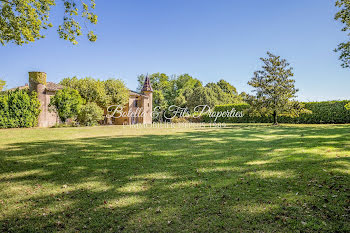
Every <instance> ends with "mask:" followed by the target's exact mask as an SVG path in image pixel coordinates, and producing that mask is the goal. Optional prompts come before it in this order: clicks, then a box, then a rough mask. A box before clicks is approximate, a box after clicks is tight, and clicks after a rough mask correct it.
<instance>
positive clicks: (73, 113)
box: [50, 88, 84, 122]
mask: <svg viewBox="0 0 350 233" xmlns="http://www.w3.org/2000/svg"><path fill="white" fill-rule="evenodd" d="M83 104H84V99H83V98H81V96H80V95H79V92H78V91H77V90H74V89H71V88H64V89H62V90H59V91H57V92H56V94H55V95H54V96H52V97H51V101H50V107H55V110H56V111H57V113H58V116H59V117H60V119H61V121H62V122H66V120H67V119H69V118H73V119H75V118H76V117H77V116H78V113H79V110H80V108H81V106H82V105H83Z"/></svg>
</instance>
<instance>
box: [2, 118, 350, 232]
mask: <svg viewBox="0 0 350 233" xmlns="http://www.w3.org/2000/svg"><path fill="white" fill-rule="evenodd" d="M349 155H350V125H294V126H292V125H284V126H280V127H272V126H267V125H244V124H241V125H229V126H228V127H226V128H222V129H213V128H206V129H179V128H176V129H168V128H165V129H164V128H163V129H159V128H158V129H130V128H123V127H121V126H112V127H89V128H59V129H12V130H11V129H9V130H0V232H42V231H46V232H53V231H63V232H73V231H88V232H92V231H94V232H120V231H125V232H178V231H185V232H194V231H196V232H215V231H231V232H254V231H255V232H272V231H274V232H291V231H293V232H294V231H302V232H319V231H333V232H334V231H338V232H345V231H350V224H349V215H350V203H349V200H350V176H349V175H350V159H349Z"/></svg>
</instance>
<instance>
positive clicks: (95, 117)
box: [78, 103, 103, 126]
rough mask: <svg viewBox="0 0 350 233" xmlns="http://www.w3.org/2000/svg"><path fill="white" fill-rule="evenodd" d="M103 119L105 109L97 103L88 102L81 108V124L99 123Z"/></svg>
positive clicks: (79, 115)
mask: <svg viewBox="0 0 350 233" xmlns="http://www.w3.org/2000/svg"><path fill="white" fill-rule="evenodd" d="M100 120H103V110H102V109H101V108H100V107H99V106H98V105H97V104H96V103H87V104H86V105H83V106H82V107H81V108H80V111H79V114H78V122H79V124H81V125H86V126H92V125H97V124H98V122H99V121H100Z"/></svg>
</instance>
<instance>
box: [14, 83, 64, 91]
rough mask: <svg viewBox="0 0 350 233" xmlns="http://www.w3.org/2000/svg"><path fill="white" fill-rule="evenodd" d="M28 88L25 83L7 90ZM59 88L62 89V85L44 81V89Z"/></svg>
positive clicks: (54, 89) (55, 89) (56, 89)
mask: <svg viewBox="0 0 350 233" xmlns="http://www.w3.org/2000/svg"><path fill="white" fill-rule="evenodd" d="M28 88H29V86H28V85H25V86H19V87H15V88H11V89H9V90H8V91H15V90H16V89H20V90H23V89H28ZM61 89H63V86H62V85H60V84H57V83H53V82H47V83H46V90H48V91H58V90H61Z"/></svg>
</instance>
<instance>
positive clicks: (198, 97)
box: [187, 87, 218, 110]
mask: <svg viewBox="0 0 350 233" xmlns="http://www.w3.org/2000/svg"><path fill="white" fill-rule="evenodd" d="M216 104H218V99H217V94H216V93H215V92H214V91H213V90H212V89H211V88H208V87H196V88H195V89H194V90H193V92H192V94H191V95H190V96H189V98H188V106H187V107H189V108H190V109H191V110H192V109H194V108H195V107H196V106H199V105H208V106H209V107H211V108H212V107H214V106H215V105H216Z"/></svg>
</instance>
